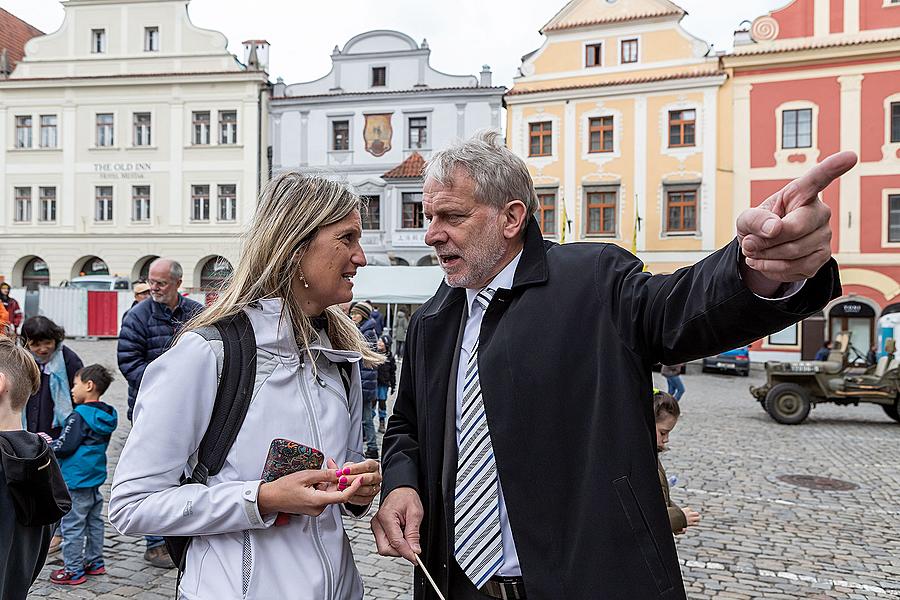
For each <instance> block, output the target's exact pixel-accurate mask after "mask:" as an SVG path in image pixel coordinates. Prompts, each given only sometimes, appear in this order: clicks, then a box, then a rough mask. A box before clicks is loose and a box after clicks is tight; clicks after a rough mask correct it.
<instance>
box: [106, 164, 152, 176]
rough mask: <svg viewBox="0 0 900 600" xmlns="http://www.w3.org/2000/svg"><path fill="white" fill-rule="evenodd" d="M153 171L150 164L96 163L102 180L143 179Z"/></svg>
mask: <svg viewBox="0 0 900 600" xmlns="http://www.w3.org/2000/svg"><path fill="white" fill-rule="evenodd" d="M152 170H153V169H152V167H151V164H150V163H149V162H121V163H94V173H98V174H99V175H100V178H101V179H143V178H144V174H145V173H149V172H150V171H152Z"/></svg>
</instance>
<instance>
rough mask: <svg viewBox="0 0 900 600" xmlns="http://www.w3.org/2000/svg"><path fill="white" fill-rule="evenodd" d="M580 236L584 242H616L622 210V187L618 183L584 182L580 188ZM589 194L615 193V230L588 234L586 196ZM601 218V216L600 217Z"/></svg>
mask: <svg viewBox="0 0 900 600" xmlns="http://www.w3.org/2000/svg"><path fill="white" fill-rule="evenodd" d="M580 188H581V194H580V195H581V235H582V237H583V239H586V240H618V239H621V234H622V214H623V212H622V211H623V208H624V202H623V201H622V198H623V197H624V196H623V194H624V186H623V185H622V183H621V182H619V181H607V182H604V181H584V182H582V184H581V186H580ZM591 192H615V194H616V210H615V213H616V228H615V231H613V232H612V233H588V223H589V222H590V217H589V216H588V212H589V209H590V206H589V204H588V194H590V193H591ZM601 218H602V215H601Z"/></svg>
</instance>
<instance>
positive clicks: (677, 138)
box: [669, 110, 697, 148]
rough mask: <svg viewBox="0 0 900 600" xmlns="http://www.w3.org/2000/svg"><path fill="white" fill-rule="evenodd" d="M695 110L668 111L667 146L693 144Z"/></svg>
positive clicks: (695, 119)
mask: <svg viewBox="0 0 900 600" xmlns="http://www.w3.org/2000/svg"><path fill="white" fill-rule="evenodd" d="M696 124H697V111H695V110H670V111H669V148H679V147H684V146H693V145H694V144H695V137H694V135H695V133H694V132H695V128H696Z"/></svg>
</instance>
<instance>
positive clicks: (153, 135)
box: [125, 107, 159, 150]
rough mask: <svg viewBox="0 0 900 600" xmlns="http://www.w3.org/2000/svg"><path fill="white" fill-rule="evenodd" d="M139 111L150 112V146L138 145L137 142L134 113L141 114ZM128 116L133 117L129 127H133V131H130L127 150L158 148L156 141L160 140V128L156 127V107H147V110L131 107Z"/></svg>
mask: <svg viewBox="0 0 900 600" xmlns="http://www.w3.org/2000/svg"><path fill="white" fill-rule="evenodd" d="M139 113H150V145H148V146H138V145H137V144H135V139H134V115H136V114H139ZM128 116H129V117H131V118H130V119H129V127H130V128H131V131H129V135H128V138H129V140H128V145H127V146H125V149H126V150H156V149H157V147H158V146H157V143H156V142H157V140H158V135H159V130H158V128H157V127H156V125H157V120H156V108H155V107H151V108H147V109H146V110H145V109H138V108H131V109H130V110H129V111H128Z"/></svg>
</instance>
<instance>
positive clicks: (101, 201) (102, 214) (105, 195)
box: [94, 185, 113, 223]
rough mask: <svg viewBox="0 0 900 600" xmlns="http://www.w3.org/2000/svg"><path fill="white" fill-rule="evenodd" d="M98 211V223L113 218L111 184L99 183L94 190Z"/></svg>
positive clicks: (96, 214)
mask: <svg viewBox="0 0 900 600" xmlns="http://www.w3.org/2000/svg"><path fill="white" fill-rule="evenodd" d="M94 198H96V206H97V211H96V213H95V214H94V220H95V221H97V222H98V223H101V222H108V221H112V220H113V189H112V186H111V185H98V186H97V187H96V188H95V190H94Z"/></svg>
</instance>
